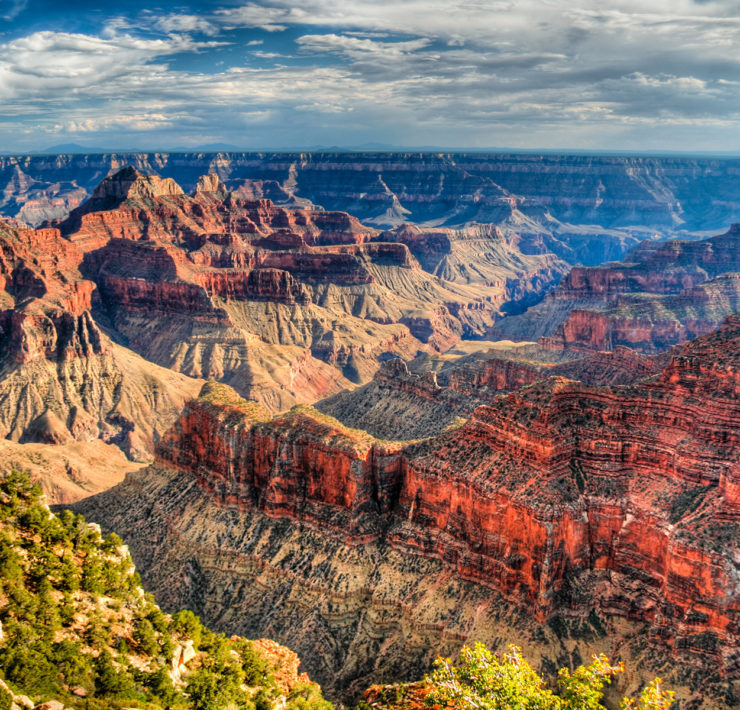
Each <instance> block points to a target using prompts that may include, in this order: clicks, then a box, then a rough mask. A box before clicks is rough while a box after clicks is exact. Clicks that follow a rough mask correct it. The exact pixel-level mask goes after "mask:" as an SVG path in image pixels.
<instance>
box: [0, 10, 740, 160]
mask: <svg viewBox="0 0 740 710" xmlns="http://www.w3.org/2000/svg"><path fill="white" fill-rule="evenodd" d="M68 143H74V144H78V145H81V146H84V147H89V148H104V149H110V150H128V149H136V150H162V151H166V150H173V149H191V148H200V147H204V146H215V145H221V144H224V145H229V146H234V147H238V148H241V149H245V150H280V149H316V148H321V147H323V148H335V147H336V148H367V149H372V148H373V147H376V146H384V147H385V146H388V147H390V146H394V147H398V148H403V147H407V148H419V147H421V148H435V147H438V148H440V149H454V148H459V149H486V148H509V149H532V150H539V149H550V150H618V151H619V150H625V151H638V152H663V151H692V152H703V151H723V152H724V151H727V152H740V0H649V1H646V0H613V1H612V2H605V1H604V0H453V1H448V2H442V1H439V0H374V1H369V0H269V1H265V2H263V1H260V0H255V1H253V2H243V1H241V2H240V1H238V0H224V1H218V0H201V1H200V2H195V1H193V2H187V0H185V1H184V2H183V1H178V0H175V1H172V0H161V1H160V2H156V0H154V2H152V0H147V1H146V2H144V1H143V0H127V2H123V3H122V2H111V3H105V2H101V1H100V0H97V1H96V2H92V1H91V0H76V1H75V2H69V1H65V2H61V1H55V0H0V152H6V153H7V152H11V153H12V152H21V151H33V150H44V149H46V148H48V147H50V146H55V145H60V144H68Z"/></svg>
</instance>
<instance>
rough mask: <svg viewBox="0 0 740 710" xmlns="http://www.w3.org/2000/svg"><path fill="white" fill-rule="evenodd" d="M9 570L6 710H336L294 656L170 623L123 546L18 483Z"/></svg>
mask: <svg viewBox="0 0 740 710" xmlns="http://www.w3.org/2000/svg"><path fill="white" fill-rule="evenodd" d="M0 567H1V568H2V590H1V591H0V619H2V629H3V633H2V635H0V675H2V676H3V677H4V679H5V680H0V704H2V707H4V708H15V707H27V708H36V710H62V709H63V708H64V707H66V708H70V709H71V708H85V709H86V710H88V709H90V708H101V709H102V708H106V709H107V708H123V707H126V706H131V705H134V706H136V707H143V706H145V707H146V708H148V709H150V710H160V709H162V708H180V709H181V710H189V709H191V708H192V710H204V709H205V708H208V709H209V710H221V709H224V710H225V708H233V707H236V706H238V707H240V708H243V709H244V710H256V708H257V707H260V708H263V707H282V708H285V709H286V710H288V709H291V710H299V708H305V707H311V708H317V709H319V708H320V709H321V710H331V707H332V706H331V704H330V703H327V702H326V701H324V700H323V698H322V697H321V690H320V688H318V686H316V685H315V684H313V683H311V682H310V679H309V678H308V677H307V676H306V675H305V674H300V675H299V673H298V664H299V661H298V658H297V656H296V655H295V654H294V653H293V652H292V651H290V650H289V649H287V648H283V647H280V646H279V645H277V644H275V643H274V642H270V641H267V640H261V641H258V642H249V641H246V640H244V639H240V638H237V637H232V638H231V639H227V638H226V637H224V636H221V635H216V634H214V633H212V632H211V631H210V630H209V629H207V628H204V627H203V626H202V625H201V623H200V620H199V619H198V618H197V617H196V616H195V615H194V614H193V613H192V612H189V611H183V612H179V613H177V614H175V615H174V616H169V615H166V614H163V613H162V611H161V610H160V609H159V607H158V606H157V605H156V604H155V603H154V602H153V601H152V599H151V596H150V595H147V594H145V593H144V590H143V589H142V588H141V586H140V583H139V577H138V575H137V574H136V570H135V568H134V566H133V564H132V562H131V557H130V556H129V553H128V550H127V549H126V547H125V546H123V545H122V544H121V540H120V538H118V537H117V536H115V535H111V536H108V537H106V538H105V539H104V538H103V537H102V536H101V534H100V529H99V528H98V526H96V525H88V524H86V523H85V521H84V519H83V518H82V517H81V516H75V515H73V514H71V513H70V512H69V511H65V512H64V513H62V514H61V515H60V516H56V515H53V514H51V513H50V511H49V508H48V507H47V506H46V505H45V504H44V502H43V500H42V499H41V498H40V490H39V489H38V488H37V487H35V486H31V484H30V482H29V480H28V478H27V477H25V476H22V475H20V474H17V473H14V474H11V475H10V476H7V477H4V478H3V479H0ZM29 696H31V698H33V700H32V699H31V698H29Z"/></svg>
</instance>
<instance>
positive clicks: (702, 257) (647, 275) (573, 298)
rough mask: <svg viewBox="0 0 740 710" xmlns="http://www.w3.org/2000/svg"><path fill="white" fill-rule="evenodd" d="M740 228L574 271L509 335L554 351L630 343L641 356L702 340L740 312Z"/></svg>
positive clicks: (509, 328) (505, 331) (513, 323)
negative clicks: (735, 313) (692, 340)
mask: <svg viewBox="0 0 740 710" xmlns="http://www.w3.org/2000/svg"><path fill="white" fill-rule="evenodd" d="M738 274H740V225H738V224H735V225H733V226H732V227H731V228H730V229H729V231H727V232H726V233H724V234H721V235H719V236H716V237H710V238H708V239H702V240H699V241H692V242H688V241H682V240H672V241H667V242H659V243H656V242H643V243H642V244H641V245H640V246H639V247H637V248H636V249H634V250H633V251H632V252H630V253H629V254H628V255H627V256H626V257H625V260H624V261H622V262H614V263H608V264H603V265H601V266H598V267H581V266H577V267H574V268H573V269H571V271H570V273H569V274H568V275H567V277H566V278H564V279H563V280H562V282H561V283H560V284H559V286H558V287H557V288H556V289H555V290H554V291H552V292H551V293H549V294H548V295H547V297H546V298H545V299H544V300H543V301H542V302H541V303H539V304H537V305H536V306H534V307H533V308H530V309H529V310H528V311H527V312H526V313H523V314H521V315H517V316H514V317H512V318H508V319H506V321H504V322H501V323H500V324H499V325H498V326H497V327H496V332H497V333H498V334H499V335H503V336H505V337H514V338H519V337H526V338H527V339H532V338H536V337H540V344H541V345H542V346H544V347H545V348H548V349H551V350H570V351H574V352H589V351H594V350H612V349H613V348H615V347H617V346H627V347H630V348H634V349H637V350H640V351H642V352H644V353H655V352H659V351H661V350H665V349H667V348H669V347H671V346H673V345H676V344H677V343H681V342H684V341H686V340H690V339H691V338H695V337H696V336H698V335H705V334H706V333H709V332H710V331H711V330H713V329H714V328H716V327H717V326H718V325H719V323H720V322H721V321H722V319H723V318H724V317H725V316H727V315H728V314H730V313H734V312H735V311H737V310H738V309H740V277H739V276H738Z"/></svg>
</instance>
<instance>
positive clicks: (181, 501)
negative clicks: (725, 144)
mask: <svg viewBox="0 0 740 710" xmlns="http://www.w3.org/2000/svg"><path fill="white" fill-rule="evenodd" d="M738 165H740V163H738V162H737V161H735V160H730V159H727V160H719V159H717V160H714V159H678V158H634V159H633V158H617V157H605V156H601V157H585V156H568V155H562V156H554V155H541V156H535V155H528V154H527V155H525V154H522V155H517V154H510V155H494V154H480V155H475V154H469V155H462V154H461V155H453V154H449V155H448V154H439V155H437V154H392V153H388V154H372V153H370V154H361V153H337V154H310V153H307V154H300V155H291V154H284V155H283V154H246V153H239V154H228V153H219V154H211V155H208V154H185V153H182V154H130V155H126V154H100V155H79V154H77V155H71V154H70V155H58V156H15V157H13V156H5V157H2V158H0V181H1V182H3V184H4V185H5V187H4V191H3V201H2V203H0V210H1V211H2V214H3V216H2V222H1V223H0V245H2V249H1V250H0V287H2V290H1V291H0V307H1V308H0V344H1V348H0V352H1V353H2V355H1V357H2V362H1V363H0V364H1V369H0V431H1V433H2V437H3V438H2V441H0V451H1V452H2V466H3V469H4V470H6V471H10V470H11V469H13V470H22V471H27V472H28V473H29V474H30V475H31V477H32V478H33V479H34V480H37V481H38V482H39V483H40V485H41V486H42V488H43V491H44V493H45V494H46V497H47V500H48V502H49V503H50V504H52V505H54V506H56V507H57V508H59V509H61V508H64V507H69V506H72V507H73V509H74V510H75V511H77V512H81V513H83V514H84V515H85V517H86V518H87V519H88V520H89V521H94V522H96V523H99V524H100V525H101V526H102V528H103V531H104V532H106V533H110V532H115V533H117V534H118V535H119V536H120V537H121V538H122V539H123V541H124V542H125V543H126V545H127V546H128V549H130V552H131V555H132V558H133V562H135V564H136V566H137V568H138V570H139V572H140V574H141V580H142V582H143V586H144V588H145V589H147V590H149V591H150V592H152V593H153V594H154V597H155V599H156V601H157V602H158V604H160V605H161V606H162V608H163V609H164V610H165V611H166V612H170V613H174V612H176V611H178V610H180V609H190V610H192V611H194V612H195V613H196V614H198V615H199V616H200V617H201V618H202V619H203V621H204V622H206V623H207V624H208V625H209V626H210V627H212V628H213V629H215V630H216V631H219V632H224V633H226V634H227V635H228V636H232V635H234V634H238V635H239V636H242V637H247V638H267V639H271V641H261V642H260V643H263V645H264V644H267V645H266V646H264V648H266V649H268V652H269V653H272V654H273V655H274V653H278V655H279V657H280V658H282V659H286V658H287V659H288V660H287V661H285V662H286V663H288V665H290V667H291V668H292V669H293V670H291V673H292V675H291V677H292V678H295V677H297V676H296V674H297V671H296V670H295V664H296V663H297V660H295V655H293V656H290V655H289V654H290V653H291V651H288V650H287V649H283V650H280V649H281V648H282V647H281V646H277V645H275V642H277V643H279V644H283V645H284V646H286V647H288V648H289V649H292V651H294V652H296V653H297V654H298V657H299V658H300V659H301V669H305V670H306V671H307V672H308V674H309V676H310V678H311V680H312V681H316V682H318V683H319V684H320V685H321V688H322V689H323V692H324V693H325V695H326V696H327V697H328V698H330V699H331V700H333V701H334V702H336V703H339V704H340V705H341V704H350V705H351V704H354V703H356V702H358V701H360V700H361V699H362V697H363V693H365V691H366V689H367V688H368V687H370V686H371V685H373V684H378V683H380V684H383V683H386V684H389V683H390V684H393V683H401V682H408V681H415V680H418V679H420V678H421V677H422V676H423V675H424V674H425V673H426V672H428V671H429V669H430V668H431V665H432V662H433V660H434V658H435V657H436V656H437V655H438V654H443V655H450V656H454V655H455V654H456V653H458V651H459V650H460V648H461V646H463V645H464V644H472V643H473V642H476V641H483V642H485V643H486V644H488V645H489V646H490V647H491V648H493V649H498V648H505V647H506V645H507V644H508V643H513V644H516V645H518V646H520V647H522V648H523V650H524V653H525V655H526V656H527V657H528V658H529V659H530V662H532V663H533V664H534V665H535V666H536V667H537V668H538V669H539V670H540V671H541V672H542V673H543V674H544V676H545V677H546V678H552V676H553V675H554V673H555V671H556V669H557V668H558V667H560V666H570V667H573V666H576V665H578V664H579V663H581V662H582V661H587V660H588V658H590V657H591V656H592V655H593V654H598V653H606V654H608V655H609V656H610V657H612V658H615V659H619V660H624V661H626V662H627V665H628V668H629V671H628V673H627V674H625V676H624V677H623V678H621V679H620V680H619V681H618V683H617V685H616V686H615V692H616V691H619V692H620V693H635V692H637V691H638V690H639V689H640V688H641V687H642V686H643V685H644V683H645V682H647V680H648V679H649V678H651V677H652V676H654V675H656V674H658V673H659V674H660V675H661V676H662V677H663V679H664V680H665V682H666V683H668V684H670V686H671V687H672V688H673V689H674V690H675V692H676V697H677V707H679V708H696V709H698V708H730V707H736V706H737V703H738V702H739V701H738V698H740V653H739V652H738V649H739V648H740V623H739V620H740V587H739V586H738V579H739V578H740V577H739V574H740V568H739V565H740V546H739V543H740V316H739V315H738V314H737V311H739V310H740V225H738V224H736V223H733V221H734V220H737V221H740V183H738V182H737V179H733V177H732V176H733V175H735V174H736V173H737V170H738ZM142 593H143V592H142ZM235 638H236V637H235ZM181 643H186V642H185V641H181ZM269 644H273V646H270V645H269ZM183 648H184V646H183ZM239 648H241V647H239ZM270 649H272V650H270ZM275 649H278V651H275ZM183 653H184V651H183ZM280 654H283V655H280ZM285 654H288V655H287V656H286V655H285ZM281 662H282V661H281ZM291 664H292V665H291ZM275 667H276V668H277V667H278V666H275ZM276 672H277V671H276ZM178 673H180V671H179V670H178ZM173 677H174V676H173ZM177 678H178V679H179V678H180V676H179V675H178V676H177ZM178 682H179V681H178ZM296 682H297V681H295V680H293V681H291V683H293V685H295V683H296ZM293 685H290V686H289V688H292V687H293ZM286 687H288V686H286ZM290 692H291V691H290V690H289V689H288V690H286V691H285V694H286V697H287V696H288V695H290ZM367 697H369V698H370V699H372V698H373V697H375V696H372V695H368V696H367ZM316 702H317V703H318V702H321V703H323V702H325V701H324V700H320V701H319V700H316ZM316 707H319V706H318V705H317V706H316Z"/></svg>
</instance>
